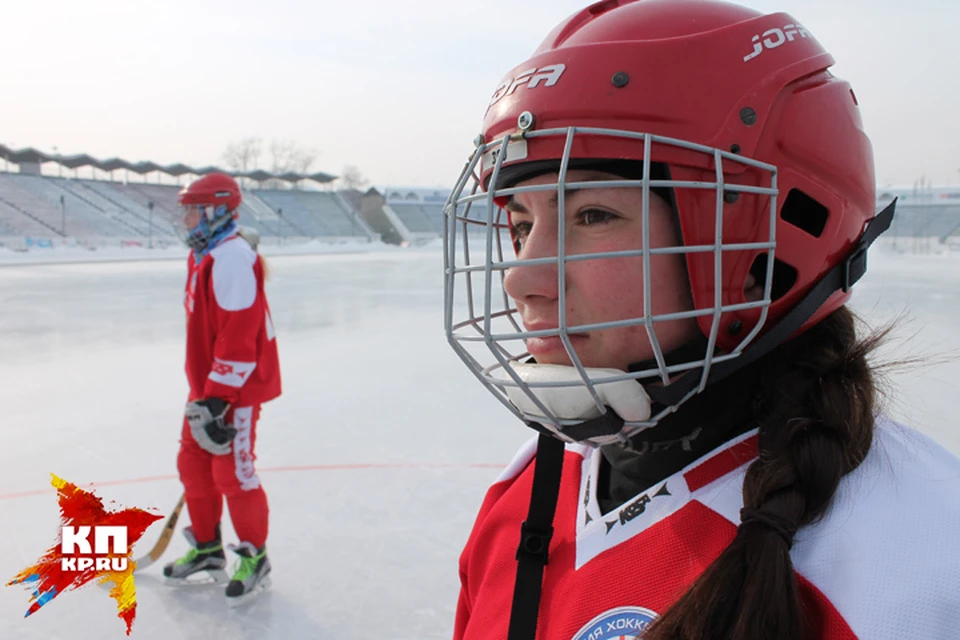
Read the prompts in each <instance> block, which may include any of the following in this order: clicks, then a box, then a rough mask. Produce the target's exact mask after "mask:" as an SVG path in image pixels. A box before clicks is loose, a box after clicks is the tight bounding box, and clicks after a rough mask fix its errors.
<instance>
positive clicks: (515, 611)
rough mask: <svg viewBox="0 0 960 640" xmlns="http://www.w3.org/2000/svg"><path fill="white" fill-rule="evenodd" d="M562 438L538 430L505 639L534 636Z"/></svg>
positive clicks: (526, 639) (529, 639)
mask: <svg viewBox="0 0 960 640" xmlns="http://www.w3.org/2000/svg"><path fill="white" fill-rule="evenodd" d="M563 451H564V445H563V442H561V441H560V440H558V439H557V438H555V437H553V436H550V435H547V434H543V433H541V434H540V438H539V441H538V442H537V458H536V462H535V466H534V469H533V488H532V489H531V491H530V508H529V510H528V511H527V519H526V520H525V521H524V522H523V524H522V525H521V527H520V545H519V546H518V547H517V579H516V581H515V582H514V585H513V606H512V607H511V610H510V630H509V633H508V635H507V638H508V640H534V639H535V638H536V635H537V616H538V614H539V613H540V593H541V590H542V588H543V570H544V567H545V566H546V565H547V560H548V555H549V553H548V552H549V549H550V538H551V537H552V536H553V516H554V514H555V513H556V511H557V496H558V495H559V494H560V472H561V471H562V470H563Z"/></svg>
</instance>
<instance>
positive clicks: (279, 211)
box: [277, 208, 283, 247]
mask: <svg viewBox="0 0 960 640" xmlns="http://www.w3.org/2000/svg"><path fill="white" fill-rule="evenodd" d="M277 236H278V237H277V246H280V247H282V246H283V209H282V208H278V209H277Z"/></svg>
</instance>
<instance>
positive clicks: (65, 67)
mask: <svg viewBox="0 0 960 640" xmlns="http://www.w3.org/2000/svg"><path fill="white" fill-rule="evenodd" d="M587 4H589V3H588V2H583V1H581V0H477V1H474V2H464V1H461V0H358V1H353V2H343V1H339V2H333V1H330V0H311V1H302V0H271V1H269V2H268V1H264V0H258V1H253V0H230V1H225V0H164V1H162V2H160V1H157V0H136V1H133V0H29V1H27V0H20V1H16V0H10V1H8V2H4V3H3V5H2V8H0V24H3V26H4V29H3V35H2V37H0V56H2V57H0V59H2V71H0V143H4V144H6V145H8V146H13V147H28V146H32V147H35V148H37V149H40V150H42V151H47V152H52V151H53V147H54V146H56V147H57V149H58V151H59V152H60V153H62V154H74V153H89V154H91V155H93V156H96V157H99V158H108V157H113V156H118V157H121V158H124V159H127V160H131V161H138V160H153V161H155V162H159V163H162V164H166V163H173V162H185V163H187V164H193V165H195V166H199V165H207V164H220V163H221V155H222V152H223V150H224V148H225V147H226V145H227V144H228V143H229V142H230V141H231V140H238V139H240V138H244V137H248V136H259V137H261V138H263V139H264V140H267V141H269V140H271V139H291V140H294V141H296V142H297V143H298V144H300V145H302V146H304V147H311V148H314V149H316V150H317V151H318V152H319V155H318V158H317V161H316V163H315V164H314V165H313V167H312V168H313V169H316V170H320V171H327V172H330V173H335V174H337V173H339V172H340V170H341V169H342V168H343V166H344V165H347V164H351V165H356V166H357V167H359V168H360V170H361V171H362V172H363V174H364V175H365V176H366V177H367V178H368V179H370V180H371V181H372V182H374V183H377V184H397V185H400V184H402V185H421V186H449V185H450V183H451V182H452V181H453V180H454V179H455V178H456V176H457V174H458V172H459V170H460V168H461V166H462V163H463V160H464V158H465V157H466V155H467V154H468V153H469V151H470V150H471V148H472V145H471V141H472V139H473V137H474V136H475V135H476V134H477V132H478V130H479V125H480V120H481V117H482V115H483V110H484V108H485V106H486V104H487V101H488V99H489V97H490V95H491V94H492V93H493V90H494V89H495V88H496V86H497V84H498V82H499V81H500V79H501V77H502V76H503V75H504V74H505V73H506V72H507V71H509V70H510V69H511V68H512V67H513V66H514V65H516V64H519V63H520V62H522V61H523V60H525V59H526V58H527V57H528V56H529V55H530V54H531V53H532V52H533V50H534V49H535V48H536V46H537V45H538V44H539V43H540V41H541V40H542V38H543V37H544V36H545V35H546V34H547V32H548V31H549V30H550V29H551V28H552V27H553V26H554V25H555V24H556V23H557V22H559V21H560V20H562V19H563V18H565V17H566V16H568V15H569V14H571V13H573V12H574V11H576V10H578V9H580V8H582V7H584V6H586V5H587ZM744 4H747V5H748V6H751V7H753V8H756V9H758V10H761V11H764V12H774V11H787V12H789V13H790V14H791V15H793V17H794V18H796V19H797V20H798V21H799V22H801V23H803V24H804V25H805V26H806V27H807V28H808V29H809V30H810V31H811V33H813V34H814V35H815V36H816V37H817V39H818V40H819V41H820V42H821V43H822V44H823V45H824V47H825V48H826V49H827V50H828V51H830V52H831V53H832V54H833V56H834V58H836V60H837V65H836V66H835V67H834V68H833V71H834V73H835V74H836V75H839V76H841V77H844V78H846V79H847V80H849V81H850V82H851V83H852V84H853V87H854V89H855V90H856V92H857V97H858V99H859V101H860V105H861V109H862V113H863V117H864V121H865V125H866V128H867V131H868V133H869V134H870V135H871V138H872V140H873V143H874V151H875V155H876V161H877V180H878V182H879V183H880V184H900V185H911V184H913V183H914V182H916V181H917V180H918V179H920V177H921V176H926V179H927V180H928V181H929V182H933V183H935V184H944V185H947V184H960V3H958V2H956V1H955V0H949V1H948V0H911V1H908V2H904V1H902V0H901V1H896V2H895V1H892V0H832V1H828V0H778V1H775V0H746V1H745V2H744Z"/></svg>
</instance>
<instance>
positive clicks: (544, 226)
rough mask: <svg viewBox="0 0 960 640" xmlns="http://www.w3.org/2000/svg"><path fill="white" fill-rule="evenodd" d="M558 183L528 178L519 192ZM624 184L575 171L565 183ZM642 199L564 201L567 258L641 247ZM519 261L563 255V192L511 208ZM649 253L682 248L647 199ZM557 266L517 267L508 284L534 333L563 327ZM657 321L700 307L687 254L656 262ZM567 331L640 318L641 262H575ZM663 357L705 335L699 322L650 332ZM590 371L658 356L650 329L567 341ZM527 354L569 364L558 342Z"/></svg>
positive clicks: (657, 203) (580, 196) (548, 341)
mask: <svg viewBox="0 0 960 640" xmlns="http://www.w3.org/2000/svg"><path fill="white" fill-rule="evenodd" d="M557 178H558V176H557V174H556V173H553V174H545V175H541V176H538V177H536V178H531V179H530V180H526V181H524V182H521V183H519V184H517V185H516V186H518V187H520V186H527V185H537V184H551V183H556V182H557ZM596 180H622V178H620V177H619V176H615V175H612V174H609V173H605V172H602V171H595V170H571V171H568V172H567V178H566V181H567V182H587V181H596ZM642 198H643V192H642V190H641V189H639V188H637V187H623V188H602V189H596V188H591V189H578V190H568V191H567V192H566V194H565V199H566V206H565V209H566V210H565V212H563V215H565V224H566V232H565V238H564V243H565V245H564V246H565V250H566V254H567V255H568V256H570V255H577V254H585V253H599V252H605V251H624V250H637V249H641V248H642V247H643V236H642V233H643V205H642ZM506 208H507V210H508V211H510V218H511V228H512V232H513V236H514V239H515V241H516V243H517V244H518V245H519V250H518V254H517V257H518V258H520V259H531V258H544V257H556V255H557V247H558V237H557V216H558V215H559V214H560V212H558V210H557V209H558V207H557V192H556V190H553V191H539V192H532V193H531V192H525V193H519V194H516V195H515V196H513V197H511V199H510V201H509V202H508V204H507V207H506ZM649 225H650V247H651V248H657V247H672V246H677V245H678V244H679V239H678V235H677V231H676V228H675V224H674V221H673V213H672V211H671V210H670V205H669V204H668V203H667V202H666V201H665V200H663V199H662V198H661V197H659V196H657V195H656V194H654V193H652V192H651V193H650V212H649ZM557 269H558V267H557V264H556V263H551V264H545V265H533V266H526V265H525V266H519V267H513V268H511V269H509V270H508V271H507V273H506V275H505V276H504V286H505V287H506V290H507V293H508V294H509V295H510V296H511V297H512V298H513V299H514V301H515V302H516V305H517V310H518V311H519V313H520V316H521V318H522V320H523V324H524V327H525V328H526V330H527V331H537V330H542V329H556V328H557V327H558V326H559V311H560V309H559V290H558V281H557V280H558V274H557ZM650 284H651V291H650V293H651V313H652V314H653V315H661V314H666V313H672V312H678V311H687V310H690V309H692V308H693V303H692V300H691V297H690V288H689V281H688V279H687V275H686V269H685V267H684V258H683V255H682V254H671V255H653V256H651V257H650ZM564 287H565V291H566V305H565V306H566V316H567V326H568V327H573V326H578V325H587V324H594V323H600V322H611V321H615V320H628V319H631V318H642V317H643V315H644V314H643V297H644V296H643V258H642V257H640V256H637V257H629V258H601V259H590V260H581V261H574V262H568V263H567V265H566V278H565V282H564ZM653 328H654V330H655V333H656V336H657V340H658V342H659V343H660V349H661V351H662V352H663V353H665V354H666V353H668V352H669V351H671V350H672V349H675V348H677V347H679V346H681V345H683V344H684V343H686V342H688V341H690V340H692V339H693V338H695V337H696V336H697V335H698V334H699V329H698V327H697V323H696V320H695V319H693V318H688V319H683V320H671V321H666V322H657V323H655V324H654V325H653ZM569 338H570V342H571V344H572V346H573V348H574V350H575V351H576V353H577V356H578V357H579V358H580V361H581V362H582V363H583V365H584V366H585V367H611V368H616V369H621V370H624V371H626V370H627V367H628V366H629V365H630V364H631V363H636V362H642V361H645V360H649V359H651V358H653V357H654V350H653V347H652V346H651V344H650V340H649V338H648V336H647V331H646V328H645V327H644V326H643V325H635V326H630V327H621V328H616V329H603V330H594V331H587V332H583V333H575V334H570V335H569ZM526 345H527V349H528V350H529V352H530V354H531V355H532V356H534V358H536V361H537V362H538V363H540V364H565V365H570V364H572V363H571V361H570V357H569V355H568V354H567V352H566V350H565V349H564V347H563V343H562V342H561V340H560V338H559V337H545V338H530V339H528V340H527V341H526Z"/></svg>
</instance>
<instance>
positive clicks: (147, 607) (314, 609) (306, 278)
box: [0, 247, 960, 640]
mask: <svg viewBox="0 0 960 640" xmlns="http://www.w3.org/2000/svg"><path fill="white" fill-rule="evenodd" d="M270 267H271V271H272V276H271V279H270V281H269V282H268V295H269V298H270V304H271V307H272V311H273V317H274V320H275V323H276V326H277V333H278V340H279V347H280V358H281V366H282V369H283V377H284V380H283V382H284V395H283V396H282V397H281V398H280V399H278V400H276V401H274V402H272V403H270V404H268V405H266V406H265V407H264V410H263V415H262V418H261V422H260V426H259V431H258V441H257V454H258V463H257V464H258V469H259V473H260V478H261V480H262V482H263V484H264V486H265V488H266V490H267V493H268V496H269V499H270V508H271V529H270V537H269V540H268V549H269V553H270V557H271V560H272V563H273V574H272V576H273V588H272V589H271V590H270V591H268V592H266V593H264V594H263V595H262V597H261V598H259V599H258V600H257V601H255V602H253V603H251V604H250V605H249V606H246V607H242V608H239V609H234V610H228V609H227V607H226V606H225V603H224V602H223V596H222V592H221V590H220V589H219V588H209V587H207V588H205V587H195V588H190V589H171V588H169V587H167V586H165V585H164V584H163V583H162V581H161V579H160V566H161V565H162V563H163V562H164V561H169V560H172V559H173V558H175V557H177V556H178V555H180V554H181V553H182V552H183V551H184V550H185V549H186V542H185V541H184V539H183V538H182V536H181V535H180V533H179V529H180V528H182V526H183V525H184V524H186V523H187V521H188V520H189V518H188V516H186V513H185V512H184V516H183V517H182V518H181V523H180V526H178V533H177V534H176V537H175V538H174V541H173V543H172V544H171V546H170V548H169V549H168V551H167V553H166V555H165V557H164V558H163V559H162V560H161V562H159V563H158V564H157V565H155V566H153V567H150V568H148V569H146V570H145V572H144V573H143V574H142V575H140V574H138V576H137V580H136V583H137V598H138V609H137V618H136V622H135V624H134V627H133V634H132V636H131V637H133V638H139V639H141V640H147V639H156V640H178V639H181V638H184V639H186V638H190V639H194V638H196V639H201V638H202V639H208V638H210V639H212V638H223V639H224V640H241V639H251V640H252V639H261V638H276V639H288V638H298V639H299V638H322V639H331V640H334V639H335V640H364V639H369V640H373V639H374V638H377V639H381V638H391V639H392V640H404V639H409V640H413V639H418V640H419V639H428V638H449V637H450V636H451V633H452V629H453V615H454V609H455V606H456V600H457V590H458V576H457V557H458V555H459V552H460V549H461V547H462V545H463V544H464V542H465V540H466V537H467V534H468V532H469V528H470V526H471V523H472V519H473V516H474V513H475V511H476V509H477V508H478V507H479V504H480V500H481V498H482V496H483V493H484V491H485V489H486V487H487V485H488V484H489V483H490V482H491V481H492V480H493V479H494V478H495V477H496V475H497V474H498V472H499V470H500V467H502V466H503V465H505V464H506V463H507V462H508V461H509V460H510V458H511V457H512V455H513V453H514V451H515V449H516V448H517V447H518V446H519V445H520V444H521V443H522V442H523V441H525V440H526V439H527V438H528V437H529V435H530V433H528V431H527V430H526V429H525V428H524V427H523V426H522V425H521V424H520V423H518V422H516V421H515V420H514V419H513V418H512V417H511V416H510V415H509V414H508V413H507V412H506V410H505V409H503V408H502V407H501V406H500V405H499V404H498V403H497V402H496V401H495V400H494V399H493V398H492V397H491V396H489V394H488V393H487V392H486V391H484V390H483V389H482V388H481V387H480V385H479V383H478V382H476V380H475V379H474V378H473V377H472V375H471V374H470V373H469V372H468V371H467V370H466V368H465V367H464V366H463V365H462V364H461V363H460V361H459V360H458V359H457V357H456V356H455V355H454V354H453V352H452V351H451V350H450V348H449V347H448V346H447V344H446V342H445V338H444V336H443V330H442V288H441V282H442V273H441V255H440V251H439V249H419V250H410V251H406V252H400V251H390V252H382V253H378V252H373V253H364V254H345V255H318V256H277V257H274V258H271V259H270ZM184 277H185V263H184V262H181V261H155V262H126V263H113V264H62V265H44V266H2V267H0V407H2V408H3V413H2V417H0V523H2V524H3V532H4V535H3V544H2V545H0V579H2V580H0V584H3V583H6V582H7V581H8V580H9V579H10V578H12V577H13V576H14V575H15V574H16V573H17V572H18V571H20V570H21V569H23V568H25V567H26V566H28V565H29V564H32V563H33V562H34V561H35V560H37V559H38V558H39V557H40V556H41V555H42V554H43V553H44V552H45V551H46V549H47V548H48V547H50V546H52V544H53V542H54V540H55V538H56V533H57V527H58V512H57V505H56V500H55V495H56V494H55V492H54V490H53V489H52V487H51V486H50V484H49V479H50V475H49V474H50V473H56V474H57V475H59V476H61V477H63V478H65V479H67V480H69V481H71V482H74V483H76V484H78V485H80V486H87V485H90V484H91V483H92V486H93V488H94V490H95V491H96V492H97V494H98V495H99V496H101V497H102V498H104V499H105V501H108V502H109V501H115V502H116V503H118V505H117V506H121V505H122V506H137V507H141V508H152V509H156V510H157V511H158V512H160V513H162V514H164V515H166V514H167V513H169V511H170V509H171V508H172V507H173V506H174V504H175V503H176V501H177V498H178V497H179V495H180V492H181V486H180V484H179V481H178V480H177V477H176V452H177V446H178V445H177V438H178V436H179V431H180V424H181V422H180V421H181V416H182V408H183V402H184V399H185V396H186V392H187V388H186V382H185V379H184V374H183V349H184V347H183V333H184V331H183V330H184V326H183V325H184V318H183V315H184V314H183V307H182V297H183V280H184ZM853 306H854V308H855V309H856V310H857V311H858V312H859V313H860V314H861V315H863V316H864V317H866V318H867V319H868V320H870V321H871V322H874V323H883V322H887V321H890V320H892V319H894V318H897V317H901V320H900V324H899V328H898V329H897V331H896V332H895V334H894V338H893V340H892V341H891V343H890V344H889V345H888V347H887V348H886V349H885V351H884V353H883V356H884V357H885V358H887V359H897V358H905V357H919V358H921V359H922V360H923V361H924V364H923V365H922V366H913V367H910V368H899V369H896V368H895V369H893V370H892V372H891V375H890V379H889V387H890V389H891V392H890V394H889V398H888V400H887V403H888V410H889V412H890V413H892V414H893V415H894V416H895V417H897V418H899V419H901V420H903V421H905V422H907V423H909V424H911V425H913V426H916V427H917V428H919V429H920V430H922V431H924V432H926V433H928V434H930V435H932V436H933V437H934V438H936V439H937V440H939V441H940V442H941V443H943V444H944V445H945V446H946V447H947V448H949V449H951V450H952V451H953V452H955V453H960V424H958V420H957V419H956V418H955V415H956V413H957V410H956V405H955V404H954V403H953V400H955V399H956V398H957V397H958V395H960V331H958V329H957V326H958V323H960V255H954V256H934V255H923V256H921V255H904V254H895V253H893V252H891V251H889V250H886V251H885V250H884V248H883V247H879V248H878V249H874V250H872V251H871V263H870V270H869V272H868V274H867V276H866V277H865V279H864V280H863V281H862V282H861V283H860V284H859V285H858V288H857V290H856V292H855V295H854V302H853ZM904 499H908V498H907V497H904ZM160 527H161V524H160V523H158V524H155V525H154V526H153V527H152V528H151V529H150V530H148V531H147V533H146V535H145V536H144V538H143V540H142V541H141V542H140V543H139V544H138V545H137V547H136V549H137V551H139V552H140V553H143V552H144V551H145V550H146V549H148V548H149V547H150V546H151V545H152V544H153V542H154V541H155V540H156V537H157V535H159V529H160ZM224 533H225V539H226V540H225V541H227V542H235V541H236V540H235V536H234V535H233V531H232V529H231V528H230V527H229V524H228V522H225V532H224ZM134 555H139V553H137V552H135V554H134ZM230 555H231V556H232V555H233V554H230ZM27 606H28V592H27V591H26V590H25V589H23V588H21V587H19V586H13V587H5V588H2V589H0V638H4V639H6V638H10V639H14V638H16V639H26V638H37V639H41V638H42V639H44V640H52V639H58V638H63V639H66V638H69V639H75V638H96V639H101V638H103V639H106V638H122V637H125V636H124V626H123V624H122V622H121V621H120V620H119V619H118V618H117V617H116V607H115V603H114V601H113V600H112V599H110V598H109V597H107V595H106V592H105V591H104V590H102V589H101V588H98V587H96V586H87V587H84V588H82V589H81V590H79V591H76V592H67V593H65V594H63V595H61V596H60V597H58V598H57V599H56V600H54V601H52V602H50V603H49V604H47V605H46V606H45V607H43V609H41V610H40V612H39V613H37V614H36V615H34V616H31V617H30V618H27V619H24V617H23V614H24V612H25V611H26V609H27Z"/></svg>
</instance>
